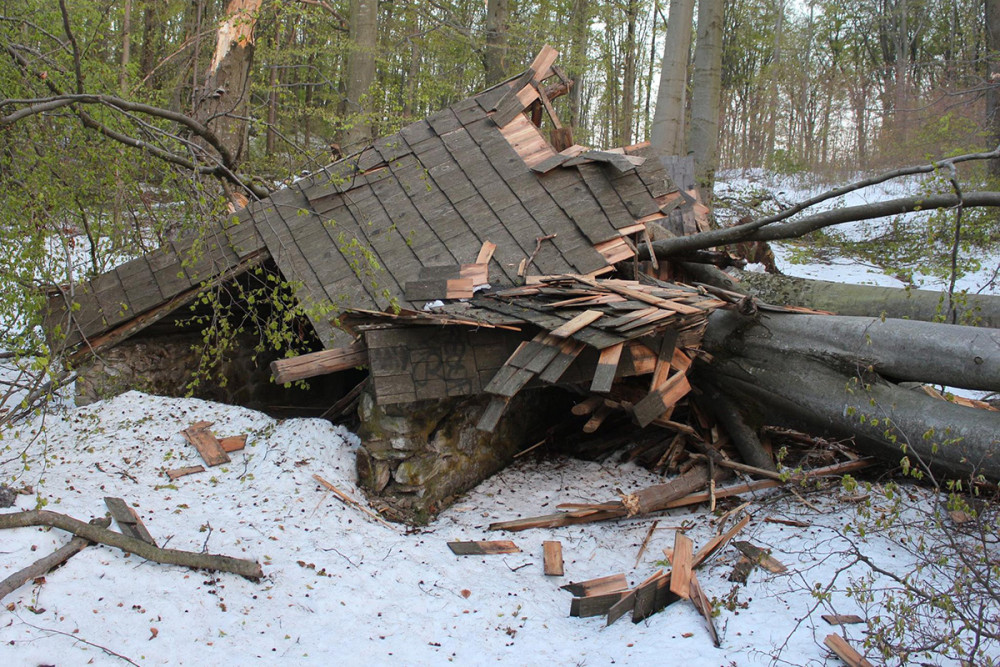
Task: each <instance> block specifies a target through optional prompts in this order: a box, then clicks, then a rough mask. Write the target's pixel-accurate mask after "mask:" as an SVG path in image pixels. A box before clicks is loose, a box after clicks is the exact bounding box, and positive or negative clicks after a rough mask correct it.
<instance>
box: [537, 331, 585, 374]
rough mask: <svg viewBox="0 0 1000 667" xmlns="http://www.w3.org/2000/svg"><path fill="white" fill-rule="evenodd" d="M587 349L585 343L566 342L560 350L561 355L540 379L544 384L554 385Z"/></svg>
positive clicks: (558, 355)
mask: <svg viewBox="0 0 1000 667" xmlns="http://www.w3.org/2000/svg"><path fill="white" fill-rule="evenodd" d="M585 347H587V346H586V345H584V344H583V343H580V342H577V341H575V340H570V339H567V340H566V342H564V343H563V344H562V347H561V348H559V354H557V355H556V358H555V359H553V360H552V363H550V364H549V365H548V366H546V367H545V370H544V371H542V372H541V374H539V376H538V379H539V380H541V381H542V382H548V383H550V384H554V383H556V382H558V381H559V378H561V377H562V376H563V374H564V373H565V372H566V371H567V370H568V369H569V367H570V365H572V363H573V362H574V361H575V360H576V358H577V357H578V356H580V353H581V352H583V349H584V348H585Z"/></svg>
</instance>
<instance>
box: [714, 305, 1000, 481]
mask: <svg viewBox="0 0 1000 667" xmlns="http://www.w3.org/2000/svg"><path fill="white" fill-rule="evenodd" d="M796 318H804V319H798V320H797V319H796ZM953 336H954V339H953V338H952V337H953ZM703 347H704V349H705V350H706V351H707V352H709V353H710V354H712V355H713V357H714V358H713V361H712V362H711V363H710V364H703V365H700V367H699V372H701V373H704V374H705V375H706V376H707V377H708V379H709V380H710V381H712V382H714V383H716V384H717V385H718V386H720V387H721V388H723V389H724V391H726V392H727V393H729V394H730V395H731V396H733V397H734V399H735V400H739V401H741V402H742V403H743V405H744V406H745V407H746V406H748V405H750V406H754V408H755V409H756V410H757V411H758V413H759V417H760V418H761V419H763V420H764V421H765V422H766V423H770V424H777V425H783V426H790V427H793V428H800V429H806V430H810V431H818V432H822V433H828V434H831V435H834V436H836V437H851V438H854V439H855V442H856V444H857V445H858V446H859V448H861V449H863V450H865V451H868V452H870V453H872V454H875V455H877V456H880V457H881V458H884V459H886V460H888V461H890V462H892V463H897V464H898V463H899V462H900V461H901V460H902V459H903V457H904V456H908V457H909V461H910V463H911V465H912V466H913V467H914V468H917V467H923V466H926V470H927V471H929V472H932V473H933V474H942V475H945V476H948V477H956V478H962V479H968V478H969V477H970V476H973V475H984V476H985V477H986V478H987V479H989V480H991V481H996V480H998V479H1000V412H994V411H989V410H981V409H976V408H969V407H965V406H961V405H957V404H954V403H949V402H947V401H942V400H939V399H935V398H931V397H930V396H927V395H926V394H922V393H920V392H915V391H910V390H906V389H903V388H901V387H899V386H898V385H896V384H894V383H893V382H890V381H888V380H887V379H886V378H892V379H893V380H896V381H899V380H904V379H906V380H917V381H927V382H942V383H945V384H947V383H949V382H951V383H953V386H969V385H974V386H988V387H989V388H994V389H995V388H997V387H998V386H1000V381H998V379H997V376H998V374H1000V334H998V333H997V332H996V331H994V330H983V329H976V328H974V327H958V326H954V325H947V324H931V323H915V322H907V321H905V320H886V321H884V322H882V321H881V320H879V319H875V318H840V317H834V316H807V315H801V316H800V315H780V314H777V315H775V314H767V315H762V316H761V317H760V319H759V320H754V319H752V318H747V317H743V316H740V315H737V314H736V313H733V312H730V311H716V312H715V313H713V314H712V315H711V317H710V318H709V325H708V328H707V329H706V333H705V339H704V341H703ZM965 373H967V374H968V375H964V374H965Z"/></svg>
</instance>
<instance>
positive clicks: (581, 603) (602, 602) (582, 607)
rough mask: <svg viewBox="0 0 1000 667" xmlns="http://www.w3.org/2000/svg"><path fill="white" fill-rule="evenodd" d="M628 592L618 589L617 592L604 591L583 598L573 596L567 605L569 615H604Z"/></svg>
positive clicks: (584, 616)
mask: <svg viewBox="0 0 1000 667" xmlns="http://www.w3.org/2000/svg"><path fill="white" fill-rule="evenodd" d="M628 594H629V593H628V591H618V592H617V593H604V594H603V595H592V596H590V597H585V598H573V601H572V602H570V605H569V615H570V616H579V617H580V618H587V617H590V616H604V615H605V614H607V613H608V611H610V609H611V608H612V607H613V606H615V605H616V604H617V603H619V602H621V599H622V598H623V597H625V596H626V595H628Z"/></svg>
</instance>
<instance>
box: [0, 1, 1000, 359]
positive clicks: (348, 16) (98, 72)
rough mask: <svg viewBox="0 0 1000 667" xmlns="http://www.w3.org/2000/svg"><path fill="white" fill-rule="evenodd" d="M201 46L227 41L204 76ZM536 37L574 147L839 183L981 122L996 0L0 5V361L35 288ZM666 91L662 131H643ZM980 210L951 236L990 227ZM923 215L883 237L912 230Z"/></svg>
mask: <svg viewBox="0 0 1000 667" xmlns="http://www.w3.org/2000/svg"><path fill="white" fill-rule="evenodd" d="M671 16H675V17H676V18H675V19H674V20H673V21H672V22H671ZM703 17H705V18H704V20H703ZM226 19H228V22H227V21H226ZM692 26H695V27H696V30H692ZM685 32H690V33H692V34H690V35H687V36H686V39H689V40H690V42H691V44H690V48H683V46H681V47H678V48H674V49H673V50H671V48H669V47H670V46H671V45H674V46H675V47H676V46H677V45H679V44H680V45H684V44H685V41H684V39H685ZM676 35H681V39H679V40H678V39H675V36H676ZM217 43H218V44H230V43H231V44H234V45H239V46H240V47H241V49H242V51H241V52H240V54H239V58H238V61H239V62H238V63H237V65H238V67H237V66H235V65H234V67H235V69H233V70H232V71H229V72H228V73H227V72H226V71H222V74H220V75H219V76H223V77H224V76H226V75H229V76H230V78H229V79H228V80H225V81H224V82H223V83H221V84H220V83H219V82H218V81H219V79H218V77H216V76H215V75H214V74H212V73H213V71H215V70H216V67H217V66H220V62H218V61H213V58H215V54H217V53H219V52H220V49H219V47H217ZM544 44H551V45H553V46H554V47H555V48H557V49H558V50H559V51H560V52H561V53H562V55H561V57H560V60H559V64H560V66H561V67H562V68H563V69H564V71H565V73H566V74H567V75H568V76H569V77H570V78H572V79H574V80H575V81H576V85H575V86H574V87H573V89H572V91H571V92H570V94H568V95H565V96H563V97H561V98H559V99H558V100H556V102H555V105H556V109H557V111H558V113H559V115H560V116H561V117H562V118H563V120H564V122H565V123H566V124H568V125H571V126H572V128H573V131H574V137H575V140H576V141H577V142H578V143H582V144H588V145H593V146H596V147H612V146H622V145H628V144H632V143H637V142H640V141H644V140H647V139H650V138H652V139H653V140H654V143H657V144H658V145H660V146H669V150H668V151H667V152H670V153H676V154H685V153H687V152H688V151H691V152H693V153H695V158H696V160H697V161H698V162H699V163H700V173H701V174H702V176H703V182H704V183H707V184H708V185H709V187H710V184H711V178H712V175H713V174H714V173H715V171H716V169H733V168H740V169H745V170H746V169H751V168H762V169H765V170H768V171H770V172H780V173H785V174H799V173H808V174H810V175H819V176H820V177H823V178H826V179H829V180H831V181H833V180H845V179H847V178H849V177H850V176H851V175H853V174H857V173H859V172H867V171H870V170H874V169H882V168H888V167H891V166H898V165H901V164H907V163H912V162H923V161H926V160H927V159H929V158H939V157H947V156H949V155H956V154H959V153H965V152H968V151H970V150H981V149H987V148H992V147H994V146H996V145H997V143H998V137H1000V116H998V114H997V113H996V108H997V106H998V104H1000V102H998V100H1000V96H998V95H997V90H998V89H1000V62H998V58H997V57H995V56H996V48H997V46H1000V0H947V1H930V0H879V1H877V2H870V1H867V0H865V1H862V0H837V1H836V2H832V1H825V0H822V1H821V0H809V1H798V2H793V1H791V0H697V2H695V0H672V1H670V2H668V1H667V0H612V1H600V0H550V1H543V2H534V3H527V2H518V1H516V0H486V1H485V2H483V1H480V2H469V1H466V0H456V1H453V2H452V1H446V0H426V1H423V2H405V1H402V0H382V1H380V2H378V1H376V0H349V1H347V0H344V1H340V2H338V1H335V0H105V1H95V0H58V2H52V1H46V0H5V1H0V188H2V191H3V193H4V194H3V197H2V199H0V244H2V246H3V247H4V249H5V251H4V257H3V260H2V262H0V281H2V283H3V285H4V286H5V288H4V290H3V295H2V296H0V320H2V321H3V322H4V325H5V326H4V327H3V329H4V331H3V338H4V340H3V345H2V347H4V348H5V349H6V350H9V351H10V352H7V353H5V354H10V355H13V356H16V357H17V358H21V357H24V356H25V354H26V353H28V352H31V353H32V354H28V355H27V356H28V357H30V358H32V359H34V360H35V361H34V362H33V363H36V364H38V365H40V366H44V365H45V364H47V363H48V359H47V358H46V353H45V352H44V351H43V350H44V347H45V345H44V342H43V341H42V340H41V338H40V333H39V329H38V327H37V326H33V324H34V321H33V319H32V318H36V317H37V313H38V312H39V311H40V309H39V306H40V305H41V303H42V300H43V294H42V291H41V290H40V289H39V287H42V286H44V285H51V284H56V283H64V282H67V281H70V280H79V279H81V278H85V277H87V276H90V275H94V274H96V273H100V272H101V271H103V270H105V269H107V268H109V267H110V266H113V265H114V264H116V263H117V262H118V261H120V260H121V259H122V258H125V257H129V256H134V255H136V254H139V253H141V252H144V251H146V250H149V249H152V248H155V247H157V246H159V245H162V244H163V243H165V242H167V241H168V240H169V238H171V236H172V235H173V234H175V233H176V232H177V230H178V229H179V228H181V227H184V226H188V225H197V223H198V221H199V220H204V219H206V218H207V217H209V216H217V215H220V214H224V213H225V209H226V206H227V204H229V203H230V202H231V201H232V200H233V196H234V195H233V193H234V191H240V192H241V193H243V194H245V195H247V196H250V197H253V196H263V195H266V193H267V192H268V191H271V190H274V189H276V188H278V187H280V186H281V184H282V183H287V182H290V180H291V179H293V178H294V177H296V176H297V175H299V174H301V173H302V172H304V171H310V170H315V169H318V168H320V167H322V166H323V165H325V164H328V163H329V162H331V161H332V160H333V158H334V157H335V156H336V155H339V154H341V153H349V152H350V151H351V150H352V149H355V148H356V147H358V146H359V145H362V144H363V143H364V142H366V141H369V140H371V139H373V138H377V137H379V136H383V135H386V134H389V133H392V132H394V131H396V130H397V129H398V128H399V127H401V126H403V125H405V124H408V123H410V122H413V121H415V120H417V119H420V118H423V117H425V116H426V115H428V114H430V113H432V112H434V111H435V110H438V109H440V108H442V107H444V106H445V105H448V104H451V103H453V102H455V101H457V100H460V99H462V98H464V97H466V96H468V95H469V94H471V93H473V92H475V91H479V90H482V89H484V88H485V87H487V86H489V85H492V84H494V83H496V82H498V81H501V80H503V79H505V78H507V77H509V76H511V75H515V74H517V73H519V72H520V71H522V70H523V69H524V68H525V67H526V66H527V65H528V63H530V61H531V59H532V58H533V56H534V55H535V54H536V53H537V52H538V51H539V49H540V48H541V47H542V45H544ZM223 50H225V49H223ZM702 56H704V57H702ZM221 65H224V66H220V67H219V69H220V70H226V67H227V65H225V64H221ZM239 67H242V68H243V69H242V70H241V69H239ZM234 72H235V74H234ZM668 72H672V76H673V77H674V78H673V79H671V81H673V82H674V83H673V84H670V85H666V84H665V83H664V82H665V81H666V77H667V76H668ZM678 72H679V74H678ZM234 77H235V78H234ZM678 81H679V83H677V82H678ZM671 86H672V88H671ZM668 88H671V89H672V90H673V92H675V93H678V95H679V98H678V99H679V100H680V102H679V104H680V106H679V107H678V108H679V112H677V113H678V114H679V118H677V119H675V121H674V126H676V127H675V128H674V130H675V131H674V132H673V133H671V136H673V137H674V140H673V143H669V144H667V143H665V141H664V139H663V136H662V135H660V136H659V137H658V136H657V135H656V132H654V131H653V125H654V120H656V119H657V112H658V111H659V112H660V115H661V116H662V113H663V111H664V109H665V108H666V105H665V104H663V103H661V104H659V105H658V104H657V97H658V93H660V94H661V95H660V98H661V102H662V100H663V99H664V96H663V94H662V93H663V91H667V89H668ZM716 91H718V92H716ZM658 106H659V107H660V108H659V109H657V107H658ZM688 118H689V119H690V120H689V122H690V126H691V129H690V131H689V133H688V135H685V133H684V131H683V130H677V128H678V127H679V128H683V127H684V124H685V119H688ZM199 123H200V125H199ZM699 123H700V126H699ZM224 125H225V126H226V127H223V126H224ZM204 127H208V128H209V129H212V130H214V132H215V135H216V136H218V137H221V142H222V144H226V146H228V147H229V150H228V152H227V153H225V154H222V153H219V151H218V150H216V149H217V148H218V147H217V146H215V145H214V144H213V143H212V141H210V140H207V139H206V136H208V135H206V134H205V133H203V132H201V129H199V128H204ZM228 132H232V133H233V134H234V136H236V143H235V147H233V146H230V145H229V144H228V138H227V136H225V135H226V134H227V133H228ZM706 136H707V139H706ZM706 141H707V147H706V145H705V144H706ZM206 144H207V146H206ZM976 169H980V172H981V173H980V172H976V171H975V170H976ZM994 171H996V169H994ZM963 176H964V177H967V178H973V179H978V180H979V181H980V182H979V183H978V184H977V185H980V186H981V185H982V184H983V183H985V182H986V179H988V178H989V170H988V169H985V168H982V167H973V168H972V169H967V170H966V171H965V172H964V173H963ZM987 189H992V188H988V187H987ZM983 219H984V220H986V223H985V224H982V225H977V224H975V223H973V224H969V225H967V227H966V230H967V231H966V234H967V237H968V238H967V239H966V240H967V241H968V242H970V243H974V244H984V243H985V244H988V243H991V242H993V241H995V232H996V229H995V228H996V225H995V221H994V222H989V221H990V220H993V218H992V217H989V218H983ZM942 224H943V226H938V227H934V226H933V225H931V226H929V227H927V228H926V229H925V230H921V231H920V233H919V235H918V236H919V238H915V237H914V236H913V235H912V234H909V235H907V234H903V232H902V231H900V234H901V236H900V237H899V238H898V239H896V240H897V241H898V242H899V243H901V244H903V245H912V244H913V243H914V242H920V243H926V244H927V245H929V246H933V245H934V243H935V241H936V240H940V239H935V235H938V236H940V237H943V236H945V235H947V234H948V233H949V231H948V225H947V224H945V223H942ZM991 239H992V241H991ZM879 240H880V241H882V242H892V241H893V240H894V239H892V238H886V237H883V238H881V239H879ZM963 242H964V241H963ZM881 247H890V246H889V245H885V246H881ZM871 254H872V252H871V251H869V255H871ZM875 254H878V253H875Z"/></svg>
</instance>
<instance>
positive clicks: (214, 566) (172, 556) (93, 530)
mask: <svg viewBox="0 0 1000 667" xmlns="http://www.w3.org/2000/svg"><path fill="white" fill-rule="evenodd" d="M29 526H51V527H53V528H59V529H60V530H65V531H67V532H70V533H73V534H74V535H76V536H78V537H83V538H85V539H88V540H90V541H91V542H98V543H100V544H104V545H107V546H109V547H116V548H118V549H121V550H122V551H127V552H129V553H133V554H135V555H136V556H139V557H141V558H145V559H146V560H151V561H154V562H156V563H163V564H166V565H180V566H182V567H190V568H193V569H204V570H214V571H216V572H231V573H233V574H238V575H240V576H241V577H246V578H247V579H253V580H257V579H260V578H261V577H263V576H264V573H263V571H262V570H261V567H260V564H259V563H257V562H255V561H250V560H244V559H242V558H233V557H231V556H219V555H215V554H206V553H194V552H191V551H181V550H179V549H161V548H159V547H155V546H153V545H152V544H147V543H146V542H143V541H142V540H137V539H135V538H133V537H128V536H126V535H122V534H121V533H116V532H114V531H111V530H107V529H104V528H100V527H99V526H94V525H92V524H89V523H84V522H83V521H80V520H78V519H74V518H73V517H71V516H67V515H65V514H60V513H58V512H50V511H48V510H28V511H25V512H16V513H13V514H0V529H2V528H27V527H29Z"/></svg>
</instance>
